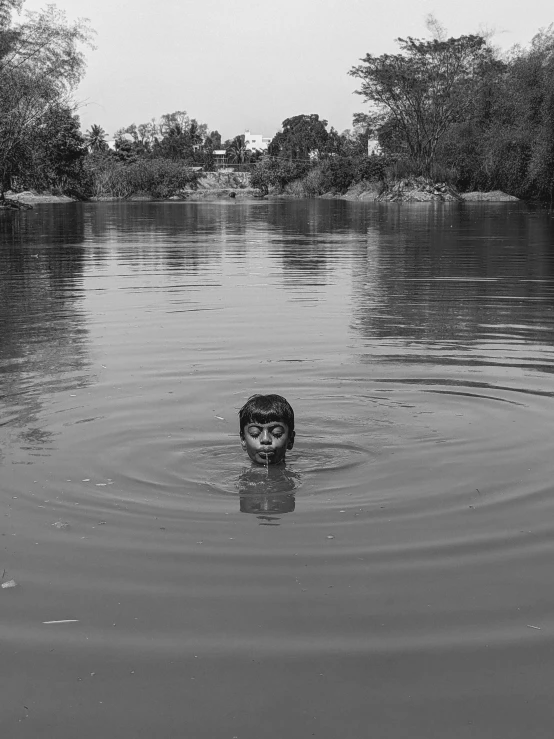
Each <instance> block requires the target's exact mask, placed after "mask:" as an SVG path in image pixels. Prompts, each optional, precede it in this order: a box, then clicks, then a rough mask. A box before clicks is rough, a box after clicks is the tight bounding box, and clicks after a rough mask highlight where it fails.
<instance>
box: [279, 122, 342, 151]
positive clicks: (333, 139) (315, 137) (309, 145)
mask: <svg viewBox="0 0 554 739" xmlns="http://www.w3.org/2000/svg"><path fill="white" fill-rule="evenodd" d="M338 139H339V136H338V134H337V132H336V131H334V129H331V132H329V131H327V121H325V120H323V119H320V117H319V115H317V113H311V114H310V115H306V114H304V113H302V114H300V115H295V116H293V117H292V118H287V119H285V120H284V121H283V126H282V131H279V132H278V133H277V134H275V136H274V137H273V140H272V141H271V143H270V145H269V148H268V151H269V153H270V154H272V155H273V156H279V157H286V158H287V159H305V160H307V159H310V157H318V156H320V155H321V154H324V153H329V152H330V151H332V150H333V149H336V147H337V145H338Z"/></svg>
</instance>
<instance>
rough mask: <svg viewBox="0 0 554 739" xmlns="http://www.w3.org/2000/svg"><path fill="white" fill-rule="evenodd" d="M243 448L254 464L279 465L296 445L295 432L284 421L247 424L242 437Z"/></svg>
mask: <svg viewBox="0 0 554 739" xmlns="http://www.w3.org/2000/svg"><path fill="white" fill-rule="evenodd" d="M240 442H241V444H242V448H243V449H244V450H245V451H246V452H247V453H248V456H249V457H250V459H251V460H252V461H253V462H257V463H258V464H279V462H282V461H283V459H284V458H285V454H286V453H287V449H292V447H293V445H294V431H292V432H290V431H289V427H288V426H287V424H286V423H285V422H284V421H270V422H269V423H257V422H256V421H253V422H252V423H247V424H246V426H245V427H244V430H243V432H242V434H241V436H240Z"/></svg>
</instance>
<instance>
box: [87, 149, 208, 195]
mask: <svg viewBox="0 0 554 739" xmlns="http://www.w3.org/2000/svg"><path fill="white" fill-rule="evenodd" d="M198 176H199V175H198V173H197V172H195V171H193V170H192V169H191V168H190V167H187V166H186V165H184V164H183V163H182V162H179V161H173V160H170V159H139V160H136V161H132V162H122V161H119V160H118V159H116V158H115V157H113V156H110V155H109V154H104V155H98V156H95V155H91V156H89V157H87V160H86V161H85V181H84V189H85V192H86V194H87V195H88V196H89V197H93V198H101V197H116V198H128V197H130V196H131V195H136V194H145V195H151V196H152V197H154V198H159V199H166V198H170V197H172V196H173V195H177V194H178V193H179V192H180V191H182V190H184V189H185V188H186V187H187V186H188V187H195V186H196V184H197V182H198Z"/></svg>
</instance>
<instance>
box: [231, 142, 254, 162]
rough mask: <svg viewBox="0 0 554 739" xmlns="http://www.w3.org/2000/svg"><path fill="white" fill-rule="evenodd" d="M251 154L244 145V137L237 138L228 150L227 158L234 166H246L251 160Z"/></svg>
mask: <svg viewBox="0 0 554 739" xmlns="http://www.w3.org/2000/svg"><path fill="white" fill-rule="evenodd" d="M251 153H252V152H251V151H250V149H247V148H246V146H245V144H244V136H235V138H234V139H233V140H232V141H231V144H230V145H229V147H228V149H227V157H228V159H229V162H231V163H233V164H244V163H245V162H246V161H248V160H249V159H250V155H251Z"/></svg>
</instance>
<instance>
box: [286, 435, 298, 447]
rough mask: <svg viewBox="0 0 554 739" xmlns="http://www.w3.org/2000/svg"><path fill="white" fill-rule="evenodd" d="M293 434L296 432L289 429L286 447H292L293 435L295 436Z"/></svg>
mask: <svg viewBox="0 0 554 739" xmlns="http://www.w3.org/2000/svg"><path fill="white" fill-rule="evenodd" d="M295 434H296V432H295V431H291V434H290V437H289V440H288V442H287V449H292V447H293V446H294V437H295Z"/></svg>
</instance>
